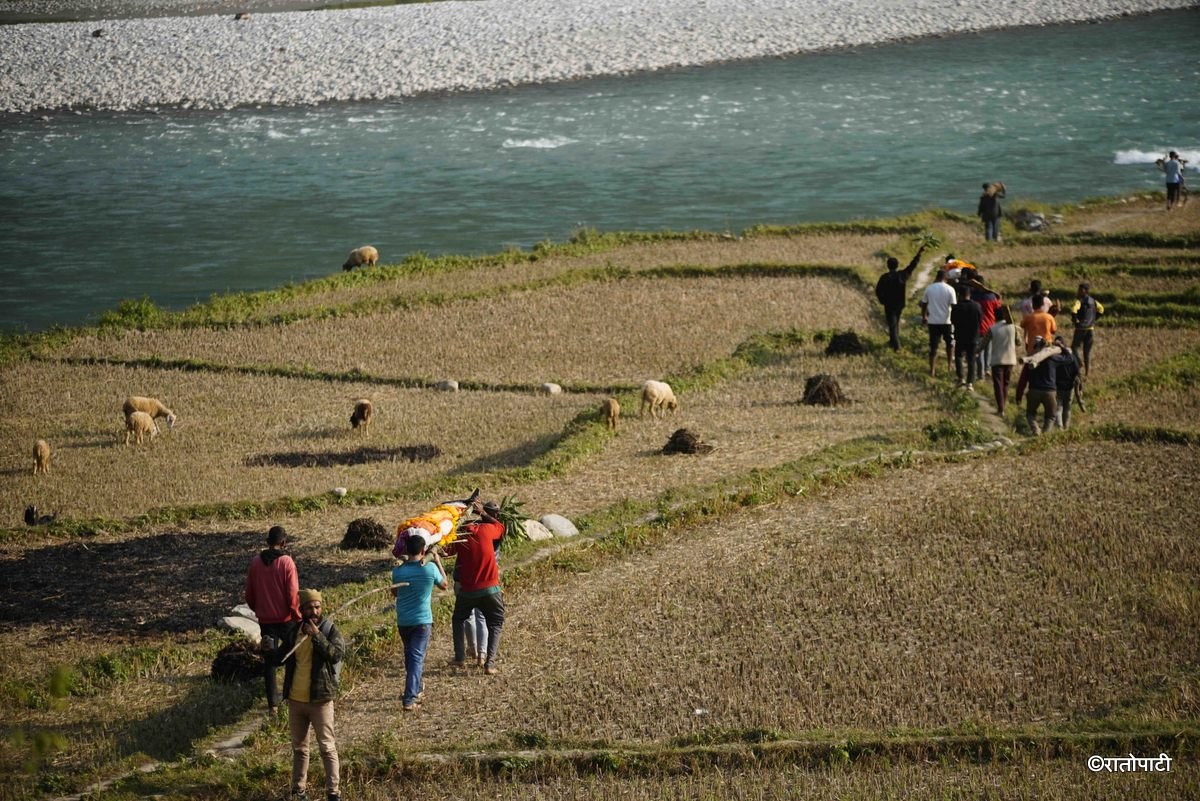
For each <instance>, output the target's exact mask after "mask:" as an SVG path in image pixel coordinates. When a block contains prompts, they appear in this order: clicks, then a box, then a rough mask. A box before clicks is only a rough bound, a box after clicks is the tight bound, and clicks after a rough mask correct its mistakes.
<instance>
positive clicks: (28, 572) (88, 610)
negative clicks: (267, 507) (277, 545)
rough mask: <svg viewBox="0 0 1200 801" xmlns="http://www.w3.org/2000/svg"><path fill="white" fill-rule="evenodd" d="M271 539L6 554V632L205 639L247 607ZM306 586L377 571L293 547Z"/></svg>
mask: <svg viewBox="0 0 1200 801" xmlns="http://www.w3.org/2000/svg"><path fill="white" fill-rule="evenodd" d="M262 548H263V532H262V531H240V532H219V533H194V532H193V533H182V532H179V533H169V534H157V535H154V536H147V537H137V538H134V539H128V540H122V541H120V542H106V543H96V542H82V541H72V542H65V543H58V544H55V545H50V546H47V547H43V548H34V549H29V550H25V551H17V552H7V553H4V554H3V555H2V556H0V587H3V588H4V592H2V593H0V627H3V624H4V623H13V624H19V625H20V624H43V625H48V626H61V627H64V628H66V629H68V630H72V631H86V632H88V633H89V634H97V633H103V634H105V635H118V636H119V635H129V636H137V635H139V634H153V633H159V632H185V631H202V630H204V629H209V628H212V627H213V626H215V625H216V622H217V620H218V619H220V618H221V617H224V616H225V615H227V614H229V610H230V609H232V608H233V607H234V606H235V605H236V604H238V603H241V601H242V593H243V588H244V587H245V583H246V570H247V568H249V566H250V560H251V559H253V558H254V556H255V554H257V553H258V552H259V551H261V550H262ZM288 553H289V554H291V556H292V558H294V559H295V560H296V566H297V568H298V569H299V571H300V581H301V583H302V584H303V585H304V586H308V587H327V586H336V585H339V584H346V583H348V582H356V581H363V580H364V579H366V578H367V577H368V576H370V575H372V573H377V572H378V566H366V565H345V564H330V563H327V562H325V561H322V559H321V558H320V549H319V548H314V549H313V550H312V551H308V549H306V548H305V546H304V544H303V543H301V542H298V541H293V542H291V543H289V545H288Z"/></svg>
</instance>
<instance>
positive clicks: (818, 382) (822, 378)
mask: <svg viewBox="0 0 1200 801" xmlns="http://www.w3.org/2000/svg"><path fill="white" fill-rule="evenodd" d="M804 402H805V403H806V404H808V405H809V406H841V405H842V404H846V403H849V402H850V399H849V398H847V397H846V396H845V394H843V393H842V387H841V385H840V384H838V380H837V379H836V378H834V377H833V376H831V375H826V374H824V373H822V374H821V375H814V376H811V377H810V378H809V379H808V381H806V382H805V383H804Z"/></svg>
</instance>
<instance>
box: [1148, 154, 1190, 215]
mask: <svg viewBox="0 0 1200 801" xmlns="http://www.w3.org/2000/svg"><path fill="white" fill-rule="evenodd" d="M1185 163H1186V162H1184V161H1183V160H1182V159H1180V158H1179V154H1178V153H1176V152H1175V151H1174V150H1172V151H1171V152H1170V153H1168V154H1167V157H1166V158H1165V159H1159V160H1158V161H1156V162H1155V164H1157V165H1158V167H1159V169H1161V170H1162V171H1163V173H1165V176H1166V180H1167V211H1170V210H1171V209H1173V208H1175V204H1176V203H1178V202H1179V186H1180V184H1182V183H1183V165H1184V164H1185Z"/></svg>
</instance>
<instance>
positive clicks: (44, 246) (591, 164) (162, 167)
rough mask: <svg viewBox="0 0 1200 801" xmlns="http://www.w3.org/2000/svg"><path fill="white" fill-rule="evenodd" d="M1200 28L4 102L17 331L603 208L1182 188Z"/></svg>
mask: <svg viewBox="0 0 1200 801" xmlns="http://www.w3.org/2000/svg"><path fill="white" fill-rule="evenodd" d="M1197 34H1200V11H1197V10H1191V11H1182V12H1172V13H1165V14H1156V15H1151V16H1146V17H1134V18H1125V19H1121V20H1116V21H1111V22H1104V23H1099V24H1090V25H1074V26H1061V27H1048V28H1030V29H1020V30H1011V31H998V32H992V33H986V34H979V35H964V36H956V37H948V38H940V39H929V40H919V41H912V42H905V43H900V44H893V45H885V46H878V47H869V48H860V49H855V50H851V51H842V52H831V53H821V54H814V55H807V56H799V57H795V58H789V59H771V60H763V61H754V62H746V63H737V64H729V65H722V66H714V67H708V68H703V69H690V70H681V71H675V72H666V73H658V74H651V75H641V76H632V77H623V78H611V79H609V78H605V79H595V80H589V81H581V82H577V83H570V84H562V85H553V86H532V87H524V88H517V89H512V90H507V91H500V92H491V93H484V94H472V95H451V96H443V97H426V98H418V99H413V100H405V101H397V102H388V103H365V104H341V105H329V106H320V107H308V108H251V109H239V110H234V111H227V112H207V113H206V112H194V111H193V112H183V111H179V112H163V113H158V114H140V113H139V114H82V115H76V114H70V113H62V114H56V115H52V116H51V118H50V119H47V120H42V119H36V118H33V117H9V118H3V119H0V279H2V280H0V330H5V331H22V330H40V329H44V328H47V327H49V326H51V325H54V324H67V325H70V324H78V323H83V322H87V321H90V320H94V319H95V318H96V316H97V315H98V314H99V313H100V312H102V311H103V310H105V309H109V308H112V307H114V306H115V305H116V304H117V303H118V302H119V301H120V300H121V299H124V298H140V297H143V296H146V297H149V298H151V299H152V300H154V301H155V302H156V303H159V304H161V305H163V306H166V307H168V308H182V307H185V306H187V305H189V304H191V303H194V302H196V301H200V300H204V299H206V298H207V297H208V296H210V295H211V294H213V293H218V292H226V291H237V290H252V289H265V288H269V287H273V286H278V285H280V284H283V283H286V282H289V281H300V280H304V279H308V278H313V277H316V276H320V275H323V274H327V273H330V272H337V271H339V270H340V268H341V264H342V262H343V261H344V260H345V257H346V254H347V252H348V251H349V250H350V249H351V248H353V247H356V246H358V245H362V244H372V245H375V246H376V247H378V248H379V250H380V253H381V254H382V261H383V262H384V263H396V262H399V261H400V260H401V259H403V257H404V256H405V255H406V254H408V253H411V252H414V251H423V252H426V253H429V254H444V253H473V254H474V253H487V252H495V251H499V250H501V249H503V248H505V247H507V246H509V245H517V246H521V247H529V246H531V245H532V244H534V243H535V242H537V241H539V240H542V239H551V240H558V241H561V240H564V239H566V238H568V237H569V236H570V235H571V232H572V231H573V230H575V229H576V228H577V227H579V226H590V227H594V228H598V229H601V230H658V229H664V228H670V229H707V230H718V231H725V230H730V231H734V232H736V231H738V230H741V229H743V228H745V227H746V226H748V225H751V224H754V223H759V222H765V223H794V222H801V221H817V220H851V219H856V218H872V217H879V216H889V215H894V214H898V213H904V212H909V211H914V210H918V209H921V208H925V207H930V206H939V207H945V208H950V209H954V210H957V211H961V212H964V213H968V214H969V213H973V211H974V207H975V202H976V199H977V197H978V194H979V187H980V184H981V183H982V182H983V181H991V180H1001V181H1004V182H1005V183H1006V184H1007V186H1008V188H1009V200H1008V203H1009V205H1010V207H1011V206H1012V204H1013V203H1014V202H1017V203H1019V202H1020V200H1021V199H1022V198H1025V199H1032V200H1038V201H1044V202H1064V201H1071V200H1078V199H1082V198H1085V197H1092V196H1097V195H1106V194H1117V193H1125V192H1134V191H1139V192H1140V191H1145V190H1153V189H1161V188H1162V187H1161V181H1160V174H1159V173H1158V172H1157V170H1156V169H1155V168H1154V166H1153V160H1154V158H1156V157H1157V156H1160V155H1162V154H1163V153H1165V152H1166V150H1168V149H1170V148H1174V149H1176V150H1179V151H1181V152H1182V153H1183V154H1184V156H1185V157H1187V158H1189V159H1191V160H1192V161H1193V166H1194V165H1196V164H1200V102H1198V100H1200V98H1198V94H1200V92H1198V90H1197V87H1200V62H1198V61H1197V60H1196V59H1195V58H1194V53H1195V51H1194V50H1192V49H1191V48H1192V47H1194V43H1195V41H1196V38H1197ZM1189 53H1191V54H1192V55H1191V56H1189V55H1188V54H1189ZM1189 173H1190V174H1193V175H1194V172H1193V169H1192V167H1189ZM1192 182H1193V183H1196V184H1200V180H1197V179H1195V178H1193V179H1192Z"/></svg>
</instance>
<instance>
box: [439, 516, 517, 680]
mask: <svg viewBox="0 0 1200 801" xmlns="http://www.w3.org/2000/svg"><path fill="white" fill-rule="evenodd" d="M474 508H475V512H476V513H477V514H478V515H479V520H478V522H475V523H468V524H466V525H465V526H460V527H459V531H460V532H465V533H466V537H465V539H460V540H459V541H458V542H455V543H454V544H453V545H451V546H450V547H449V548H448V549H447V550H446V553H447V554H449V555H450V556H455V557H457V558H458V561H457V563H456V565H457V570H458V581H459V583H460V584H461V585H462V588H461V589H460V590H459V592H458V595H457V596H456V598H455V600H454V617H453V618H452V628H453V630H454V664H455V665H456V666H458V667H463V666H465V665H466V636H465V633H464V632H463V624H464V623H465V622H466V621H467V619H468V618H470V617H471V613H472V612H474V611H475V610H476V609H478V610H480V611H481V612H483V617H484V620H486V621H487V630H488V644H487V656H486V657H485V658H484V663H483V670H484V672H485V673H487V674H488V675H489V676H492V675H495V674H496V673H497V672H498V670H497V668H496V652H497V651H498V650H499V648H500V629H501V628H503V627H504V599H503V597H502V596H501V595H500V568H499V566H498V565H497V564H496V546H495V543H497V542H499V541H500V538H501V537H503V536H504V524H503V523H501V522H500V520H499V519H498V515H499V514H500V507H499V506H497V505H496V504H495V503H492V502H489V503H486V504H483V503H480V502H479V501H478V500H476V501H475V503H474Z"/></svg>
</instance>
